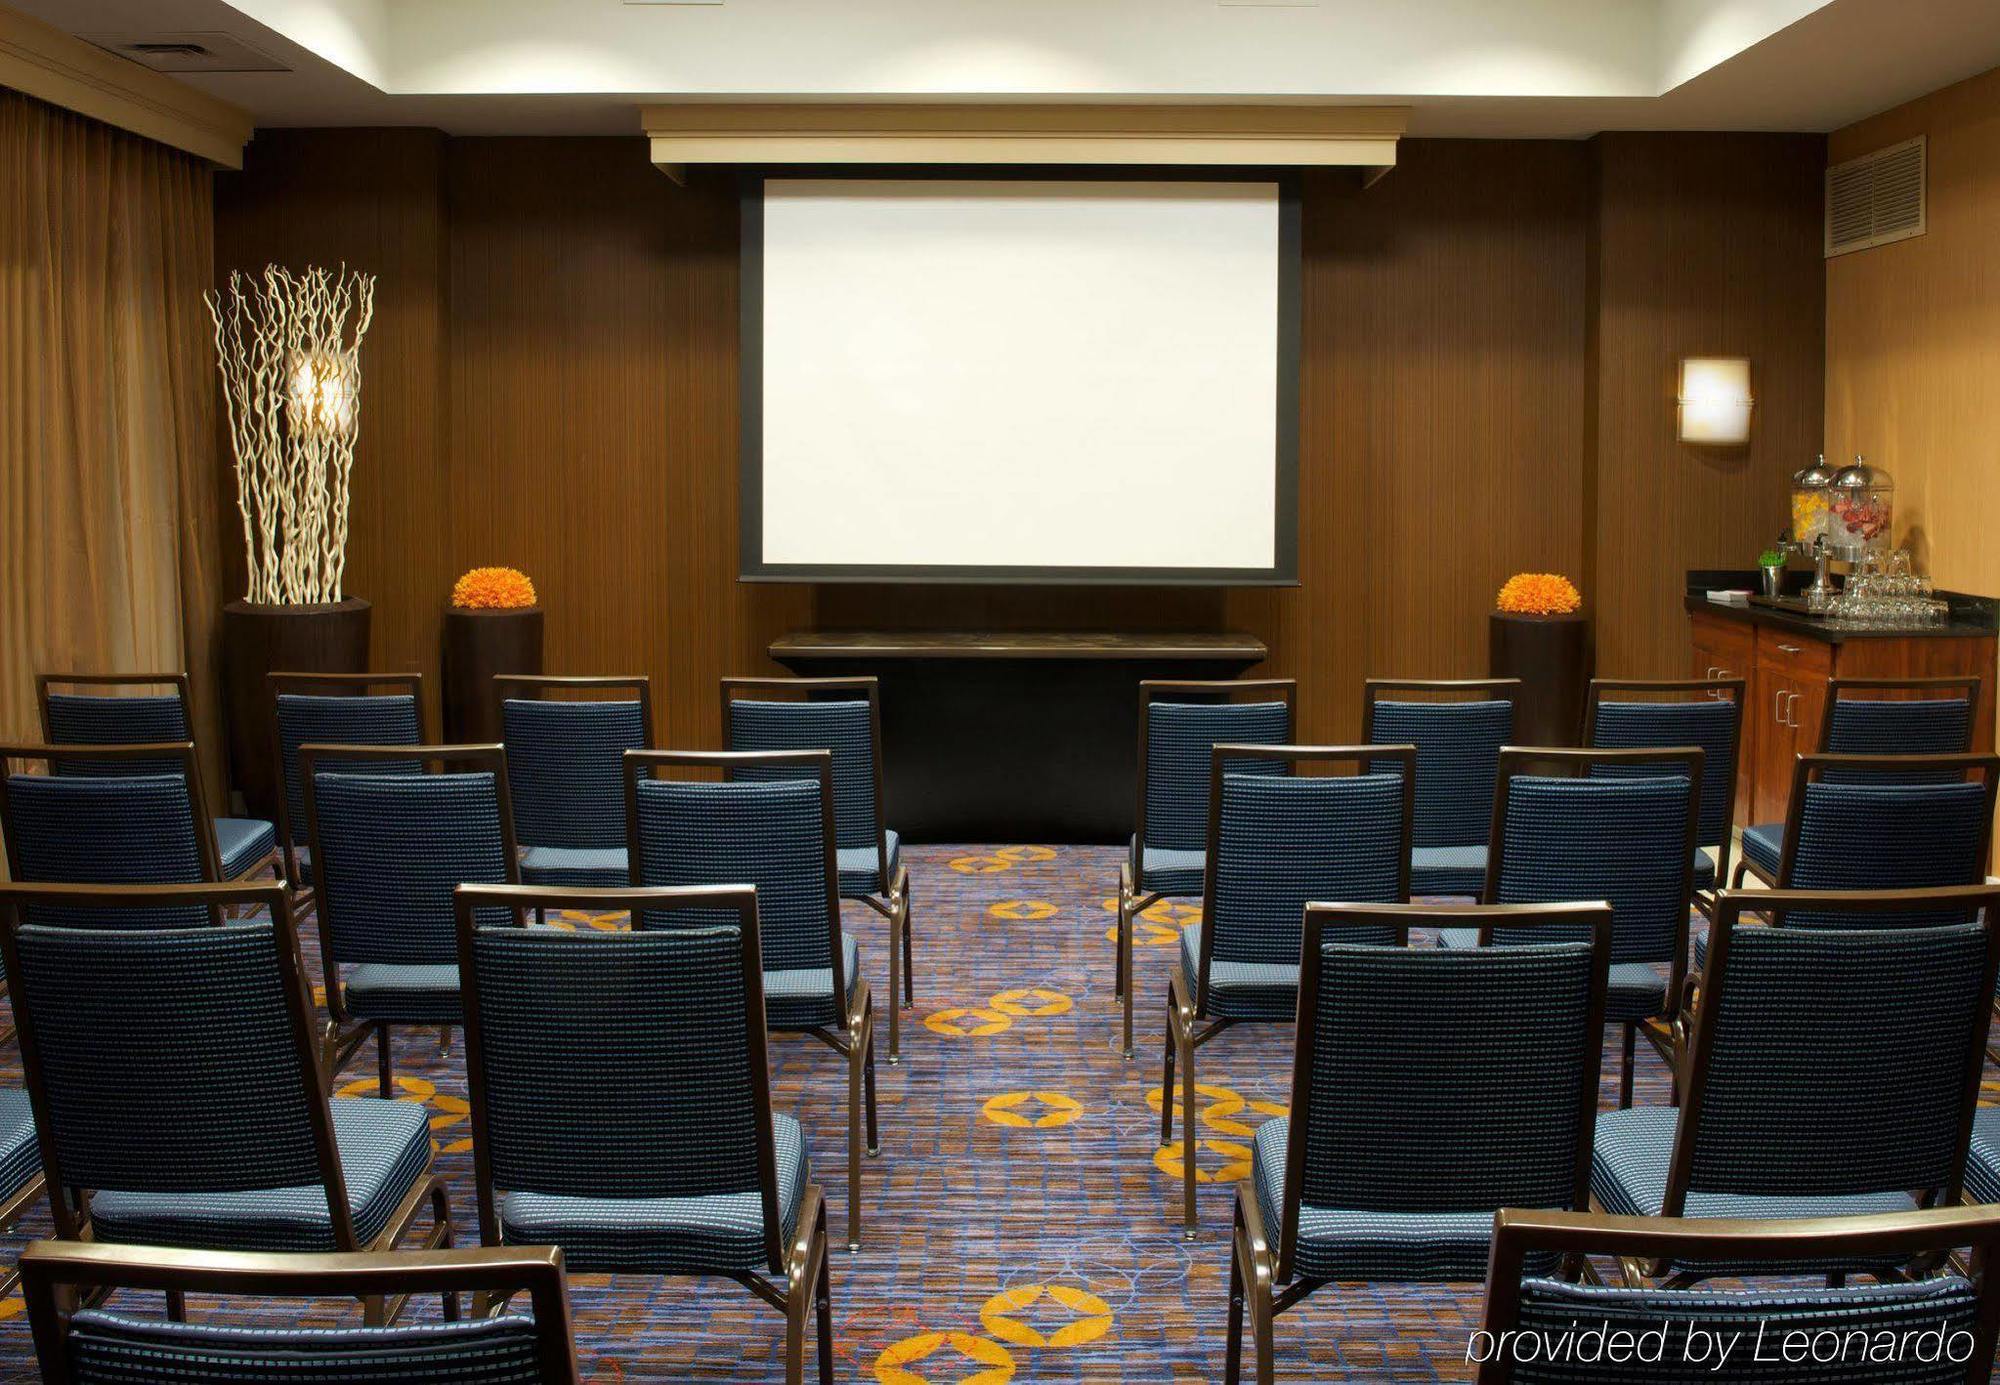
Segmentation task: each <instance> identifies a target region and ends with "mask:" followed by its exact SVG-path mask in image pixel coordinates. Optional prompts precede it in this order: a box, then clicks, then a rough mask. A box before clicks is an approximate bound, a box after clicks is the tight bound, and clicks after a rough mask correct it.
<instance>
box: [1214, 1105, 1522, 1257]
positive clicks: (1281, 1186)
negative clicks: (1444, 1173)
mask: <svg viewBox="0 0 2000 1385" xmlns="http://www.w3.org/2000/svg"><path fill="white" fill-rule="evenodd" d="M1291 1124H1292V1123H1291V1121H1290V1119H1289V1118H1287V1117H1284V1116H1274V1117H1272V1118H1271V1119H1270V1120H1267V1121H1265V1122H1264V1123H1263V1124H1262V1125H1260V1126H1258V1127H1257V1133H1256V1135H1254V1136H1253V1137H1252V1138H1251V1141H1250V1177H1251V1180H1252V1184H1253V1186H1254V1187H1255V1188H1256V1190H1257V1207H1258V1210H1259V1211H1261V1212H1262V1213H1263V1214H1264V1234H1265V1235H1266V1236H1268V1237H1270V1239H1271V1244H1272V1245H1273V1247H1275V1246H1276V1245H1277V1242H1278V1238H1279V1236H1280V1234H1281V1230H1280V1228H1281V1222H1280V1220H1279V1211H1280V1209H1281V1208H1282V1207H1283V1206H1284V1197H1285V1154H1286V1149H1285V1141H1286V1139H1287V1138H1288V1135H1289V1131H1290V1129H1291ZM1492 1237H1493V1209H1492V1208H1490V1207H1488V1208H1482V1209H1479V1210H1474V1211H1464V1212H1372V1211H1362V1210H1357V1209H1349V1208H1339V1207H1314V1206H1311V1205H1307V1204H1301V1205H1300V1207H1299V1239H1298V1252H1297V1255H1296V1256H1295V1261H1296V1270H1297V1273H1298V1274H1299V1275H1301V1276H1302V1277H1304V1278H1307V1279H1340V1280H1377V1281H1385V1280H1386V1281H1424V1280H1428V1281H1437V1280H1480V1279H1484V1278H1485V1277H1486V1256H1487V1249H1488V1245H1489V1243H1490V1242H1491V1240H1492Z"/></svg>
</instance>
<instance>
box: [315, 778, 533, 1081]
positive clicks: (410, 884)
mask: <svg viewBox="0 0 2000 1385" xmlns="http://www.w3.org/2000/svg"><path fill="white" fill-rule="evenodd" d="M409 763H414V764H416V765H417V766H418V767H419V768H420V769H421V768H423V767H425V766H428V765H432V764H435V765H437V766H438V770H437V772H433V773H421V772H420V773H416V774H410V773H405V772H403V771H404V767H405V766H406V765H407V764H409ZM299 764H300V778H301V780H302V781H303V784H304V788H305V804H306V824H307V830H308V834H309V840H310V841H311V844H312V859H313V860H314V862H316V863H317V871H318V876H319V881H318V891H317V893H318V900H319V929H318V932H319V949H320V963H321V974H322V975H323V976H324V977H325V980H326V1011H327V1022H326V1029H325V1032H324V1034H323V1036H322V1039H321V1049H322V1051H321V1063H322V1065H323V1066H324V1067H325V1069H326V1078H327V1082H328V1083H329V1084H332V1083H333V1082H335V1081H336V1080H337V1078H338V1076H339V1073H340V1071H341V1069H342V1068H344V1067H345V1066H346V1065H347V1061H348V1059H349V1058H351V1057H353V1055H354V1052H355V1050H356V1049H358V1048H360V1047H361V1045H362V1043H363V1042H365V1041H366V1039H367V1037H368V1034H369V1033H370V1032H371V1031H372V1032H373V1033H374V1035H375V1046H376V1055H377V1058H376V1074H377V1077H376V1080H377V1082H378V1083H379V1089H380V1091H381V1094H382V1095H383V1096H384V1097H387V1096H389V1095H390V1094H391V1093H392V1092H393V1091H394V1087H395V1073H394V1070H393V1067H392V1065H391V1060H390V1052H389V1030H390V1028H391V1026H394V1025H432V1026H436V1027H437V1028H439V1029H442V1030H447V1031H448V1030H449V1029H450V1028H451V1026H453V1025H456V1024H459V1023H461V1022H462V1020H463V1014H464V1012H463V1006H462V1004H461V1001H460V998H459V977H458V947H457V944H456V941H455V939H454V934H453V925H452V902H451V899H452V891H453V890H455V889H456V888H458V886H460V885H466V884H474V885H501V884H516V883H518V882H519V881H520V878H521V876H520V858H519V856H518V854H517V853H516V851H515V848H514V818H513V812H512V808H511V805H510V803H509V801H508V792H507V763H506V755H505V752H503V751H502V750H501V748H500V747H499V746H497V745H423V746H410V747H407V748H406V747H403V746H326V745H307V746H302V747H300V750H299ZM385 769H386V771H387V772H385Z"/></svg>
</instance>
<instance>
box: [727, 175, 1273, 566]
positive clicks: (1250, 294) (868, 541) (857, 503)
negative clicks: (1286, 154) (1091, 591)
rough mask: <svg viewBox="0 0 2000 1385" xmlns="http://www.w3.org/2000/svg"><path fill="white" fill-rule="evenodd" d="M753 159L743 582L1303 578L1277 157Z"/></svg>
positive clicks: (746, 226)
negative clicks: (908, 166)
mask: <svg viewBox="0 0 2000 1385" xmlns="http://www.w3.org/2000/svg"><path fill="white" fill-rule="evenodd" d="M883 172H884V171H883V170H880V169H868V170H858V169H857V170H839V171H837V172H834V173H829V172H828V171H826V170H823V169H812V170H806V171H800V172H798V173H797V174H793V173H791V172H789V171H787V172H784V173H778V172H774V171H769V170H767V171H765V172H762V173H756V174H746V175H745V176H744V178H743V179H742V199H741V207H742V294H741V303H742V308H741V311H742V334H741V344H742V345H741V351H742V360H741V390H742V401H741V402H742V409H741V421H740V427H741V468H742V495H741V507H740V516H741V534H740V548H741V553H740V557H741V563H740V570H741V574H742V576H743V578H744V579H745V580H748V581H816V582H828V581H833V582H838V581H856V582H922V583H948V582H966V583H1003V584H1049V583H1058V584H1078V585H1081V584H1109V585H1290V584H1293V583H1295V582H1296V579H1297V520H1296V509H1297V486H1298V480H1297V477H1298V417H1299V408H1298V391H1299V385H1298V370H1299V364H1298V361H1299V201H1298V189H1297V185H1296V182H1295V180H1294V179H1293V178H1292V177H1291V176H1289V175H1286V174H1284V173H1276V174H1274V173H1271V172H1268V171H1265V172H1248V171H1246V172H1242V173H1238V172H1235V171H1226V172H1216V171H1207V170H1204V171H1200V172H1190V171H1185V170H1174V169H1167V170H1143V171H1142V170H1093V171H1089V172H1087V173H1086V172H1079V171H1077V170H1069V169H1062V170H1040V169H1036V170H1022V169H1009V170H1007V171H1006V172H1004V173H1000V172H995V171H994V170H992V169H986V168H955V169H934V170H923V171H919V172H915V173H912V172H910V171H908V170H897V171H896V172H895V174H894V176H887V177H885V176H882V174H883Z"/></svg>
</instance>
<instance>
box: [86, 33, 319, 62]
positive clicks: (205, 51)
mask: <svg viewBox="0 0 2000 1385" xmlns="http://www.w3.org/2000/svg"><path fill="white" fill-rule="evenodd" d="M83 37H84V38H86V39H88V40H89V41H90V42H92V43H94V44H96V45H97V46H98V47H99V48H103V49H106V50H108V51H110V52H113V53H116V54H117V55H118V56H119V57H121V58H130V59H131V60H132V61H133V62H135V63H140V64H142V65H143V66H146V67H150V68H152V69H153V70H154V71H155V72H289V71H291V69H290V68H289V67H287V66H285V64H283V63H281V62H279V61H278V60H277V59H276V58H274V57H272V56H271V55H270V54H269V53H266V52H263V51H262V50H261V49H257V48H253V47H251V46H250V45H249V44H247V43H245V42H244V41H243V40H242V39H240V38H238V37H236V36H235V35H234V34H225V33H220V32H217V31H214V30H204V31H200V32H195V33H170V34H85V35H83Z"/></svg>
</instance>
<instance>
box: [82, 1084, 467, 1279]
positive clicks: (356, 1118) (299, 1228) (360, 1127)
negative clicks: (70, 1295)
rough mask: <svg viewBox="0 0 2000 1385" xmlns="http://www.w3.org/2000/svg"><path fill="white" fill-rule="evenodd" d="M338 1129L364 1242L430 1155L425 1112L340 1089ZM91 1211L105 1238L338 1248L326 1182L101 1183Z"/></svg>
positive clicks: (382, 1225)
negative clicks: (147, 1188)
mask: <svg viewBox="0 0 2000 1385" xmlns="http://www.w3.org/2000/svg"><path fill="white" fill-rule="evenodd" d="M331 1105H332V1108H333V1138H334V1143H335V1145H336V1146H337V1147H338V1149H339V1151H340V1168H341V1173H342V1176H343V1177H344V1178H345V1179H346V1180H347V1203H348V1208H349V1212H350V1215H351V1216H352V1217H353V1219H354V1237H355V1241H356V1243H357V1244H358V1245H360V1246H362V1247H363V1248H366V1247H367V1246H368V1245H370V1244H371V1243H372V1242H373V1241H374V1240H375V1238H376V1237H377V1236H380V1235H381V1234H382V1232H383V1230H384V1229H386V1228H387V1226H388V1225H389V1218H390V1216H391V1215H392V1214H394V1212H395V1210H396V1208H397V1207H398V1206H400V1205H401V1204H402V1201H403V1199H404V1198H405V1197H407V1196H409V1193H410V1190H411V1189H412V1188H414V1187H415V1186H416V1185H417V1183H418V1181H419V1180H420V1179H422V1178H423V1176H424V1173H425V1172H426V1170H428V1169H429V1168H430V1163H431V1123H430V1116H429V1113H428V1112H426V1111H425V1109H424V1108H423V1107H422V1106H421V1105H419V1104H418V1103H416V1102H414V1101H382V1100H378V1099H376V1098H373V1097H358V1098H354V1099H339V1098H336V1099H335V1100H334V1101H333V1102H332V1103H331ZM90 1219H91V1223H92V1225H93V1226H95V1227H96V1229H97V1237H98V1239H99V1240H102V1241H115V1242H119V1243H121V1244H125V1245H153V1246H188V1247H196V1248H199V1249H203V1250H271V1251H310V1250H333V1249H335V1248H336V1247H335V1246H334V1242H333V1218H332V1216H331V1215H330V1214H329V1212H328V1210H327V1205H326V1193H325V1190H324V1189H322V1188H320V1187H319V1186H317V1185H313V1186H309V1187H300V1188H252V1189H246V1190H241V1191H235V1192H215V1193H201V1192H194V1193H129V1192H115V1191H111V1190H100V1191H98V1193H97V1194H96V1195H95V1196H94V1197H93V1198H92V1199H91V1202H90Z"/></svg>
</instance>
